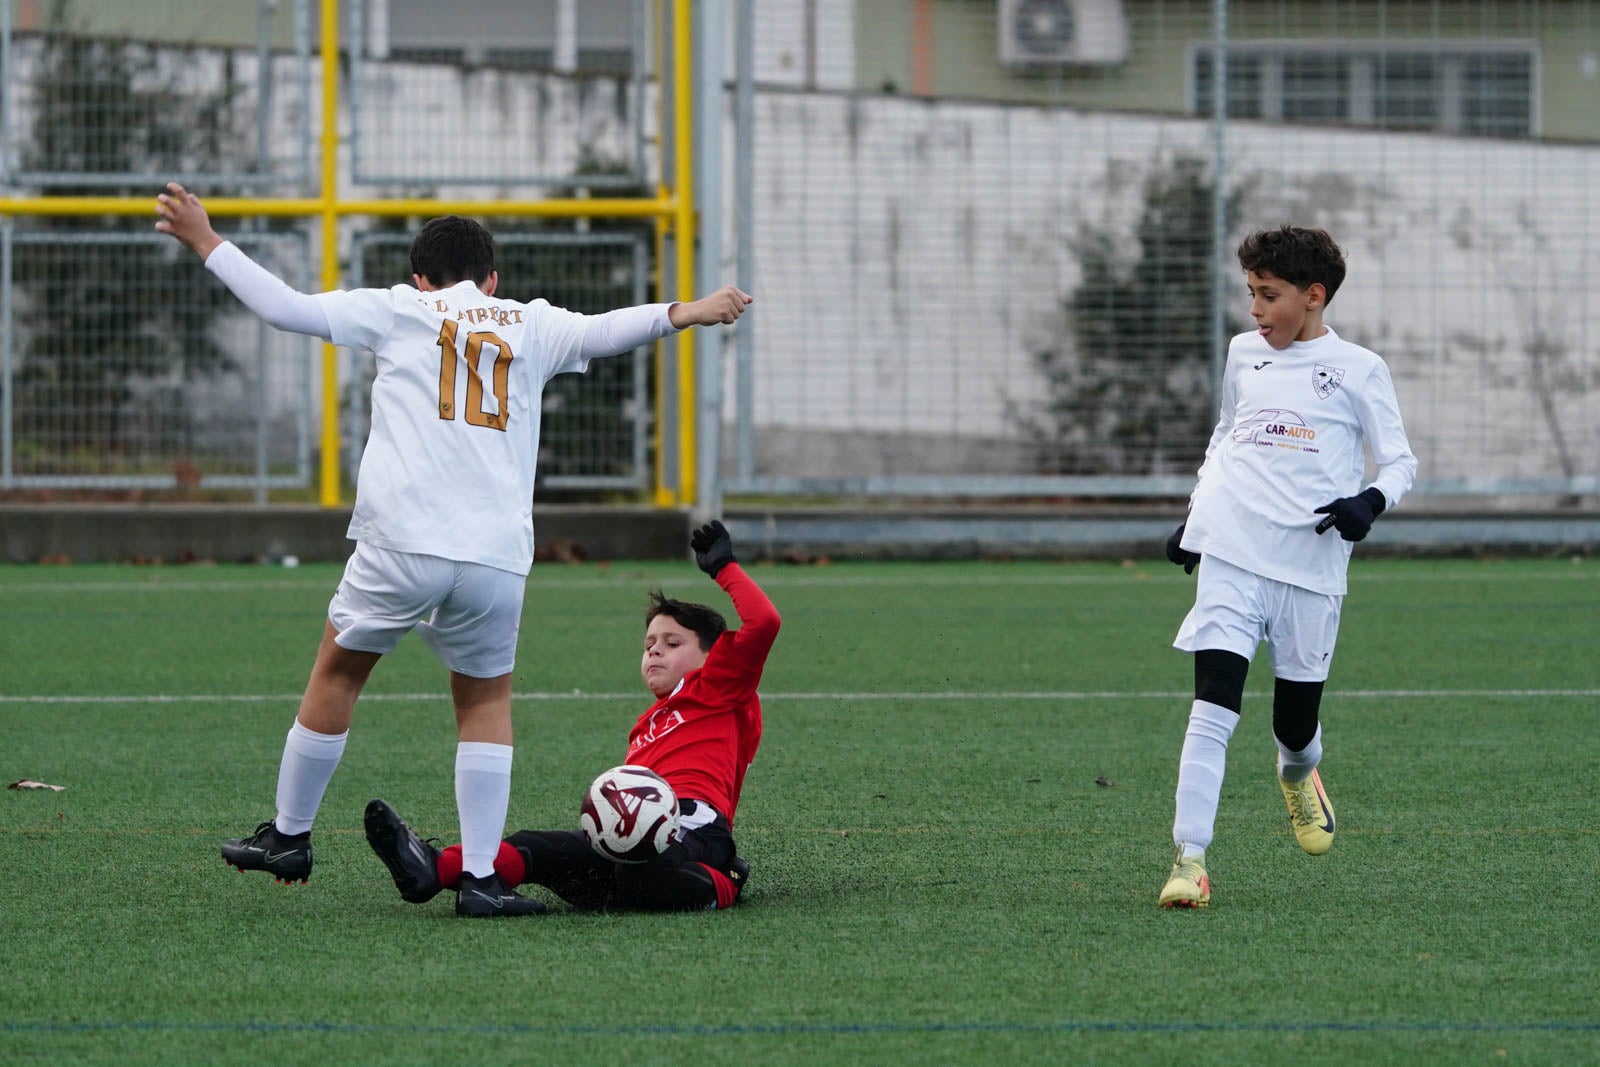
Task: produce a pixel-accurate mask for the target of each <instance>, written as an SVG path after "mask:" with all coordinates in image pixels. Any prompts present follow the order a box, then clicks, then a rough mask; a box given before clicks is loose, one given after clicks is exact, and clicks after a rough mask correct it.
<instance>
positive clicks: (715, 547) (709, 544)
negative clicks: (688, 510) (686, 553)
mask: <svg viewBox="0 0 1600 1067" xmlns="http://www.w3.org/2000/svg"><path fill="white" fill-rule="evenodd" d="M689 547H690V548H692V549H694V561H695V562H696V563H698V564H699V565H700V569H701V570H703V571H705V572H706V573H707V574H709V575H711V577H713V578H715V577H716V576H717V572H718V571H720V570H721V569H722V568H724V567H726V566H727V565H728V564H730V563H732V562H733V538H731V537H729V536H728V528H727V527H726V526H724V525H722V522H721V520H719V519H712V520H711V521H710V522H708V523H706V524H705V525H704V526H702V527H700V529H698V530H696V531H695V532H694V533H692V534H690V535H689Z"/></svg>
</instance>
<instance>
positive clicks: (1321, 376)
mask: <svg viewBox="0 0 1600 1067" xmlns="http://www.w3.org/2000/svg"><path fill="white" fill-rule="evenodd" d="M1342 381H1344V371H1343V370H1341V369H1340V368H1338V367H1328V366H1324V365H1323V364H1321V363H1318V364H1317V365H1316V366H1315V367H1313V368H1312V369H1311V388H1313V389H1315V390H1316V391H1317V397H1318V399H1321V400H1326V399H1328V398H1329V397H1330V396H1332V395H1333V392H1334V390H1335V389H1337V388H1339V383H1340V382H1342Z"/></svg>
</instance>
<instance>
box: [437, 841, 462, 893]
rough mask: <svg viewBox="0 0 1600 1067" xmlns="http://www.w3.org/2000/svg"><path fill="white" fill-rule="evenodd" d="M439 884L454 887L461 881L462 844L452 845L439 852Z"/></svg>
mask: <svg viewBox="0 0 1600 1067" xmlns="http://www.w3.org/2000/svg"><path fill="white" fill-rule="evenodd" d="M438 867H439V884H440V885H441V886H443V887H444V888H446V889H454V888H456V886H457V884H458V883H459V882H460V881H461V846H460V845H451V846H450V847H449V848H447V849H445V850H444V851H443V852H441V853H439V860H438Z"/></svg>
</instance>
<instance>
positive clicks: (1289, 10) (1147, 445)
mask: <svg viewBox="0 0 1600 1067" xmlns="http://www.w3.org/2000/svg"><path fill="white" fill-rule="evenodd" d="M757 6H758V8H759V7H760V6H761V5H757ZM1217 6H1218V5H1215V4H1213V3H1212V2H1210V0H1205V2H1200V0H1194V2H1187V3H1185V2H1166V3H1161V4H1149V3H1133V2H1119V0H1060V2H1059V3H1055V4H1052V3H1044V2H1026V3H1023V2H1017V3H1010V2H1002V3H999V4H980V3H955V2H947V3H934V4H931V5H911V4H904V5H881V6H879V5H866V4H857V5H830V4H818V5H815V6H814V7H810V8H809V9H808V10H809V12H810V13H809V14H808V15H807V16H806V17H807V19H808V21H807V22H806V24H805V26H804V28H803V29H802V30H798V31H796V30H794V29H793V27H791V29H790V32H789V34H788V36H787V37H786V38H785V40H784V42H778V43H774V42H773V41H771V40H765V41H764V40H763V37H762V35H763V32H764V31H763V29H762V25H761V22H760V21H759V20H758V21H757V24H756V30H755V35H756V42H755V44H754V47H753V48H750V49H748V50H747V52H746V53H745V62H746V63H748V64H752V65H753V67H754V69H753V73H752V74H751V77H752V80H753V81H754V83H755V88H754V92H753V103H752V106H751V108H750V118H749V120H748V121H746V122H742V123H741V124H740V126H739V128H738V130H737V136H736V141H737V143H738V145H739V148H738V150H739V151H740V152H742V153H745V154H747V157H748V164H749V169H750V173H751V190H750V201H751V206H750V209H749V210H748V212H746V213H744V214H743V215H742V216H741V217H740V218H738V219H737V220H736V224H737V225H740V226H745V227H748V228H749V229H750V230H751V236H750V245H751V262H752V264H753V267H752V275H751V284H753V285H755V286H756V288H757V292H758V297H759V298H760V303H759V304H758V306H757V309H756V313H755V314H754V315H753V327H754V339H753V341H752V342H751V343H750V345H749V348H748V350H747V351H746V352H745V353H744V354H743V355H742V357H741V361H740V370H741V373H742V374H744V375H745V379H744V381H742V382H740V383H739V388H738V389H736V390H732V391H730V393H729V396H730V409H729V411H730V422H731V425H730V426H729V428H728V429H729V441H730V448H729V449H728V452H727V453H726V457H727V463H726V470H727V473H728V482H727V486H726V487H727V489H728V490H729V491H730V492H739V491H748V492H836V491H853V492H863V493H868V494H877V493H885V494H895V493H917V494H928V495H943V494H953V493H959V494H987V495H998V494H1005V495H1013V494H1032V495H1037V494H1041V493H1042V494H1056V493H1081V494H1095V495H1148V494H1168V493H1174V492H1185V493H1186V492H1187V491H1188V489H1189V488H1190V487H1191V486H1192V484H1193V472H1194V470H1195V468H1196V467H1197V466H1198V464H1199V462H1200V459H1201V455H1202V453H1203V448H1204V444H1205V441H1206V438H1207V436H1208V435H1209V431H1210V429H1211V427H1212V425H1213V424H1214V422H1215V419H1216V406H1215V392H1214V390H1215V383H1216V372H1217V368H1218V366H1219V365H1220V364H1219V361H1218V355H1219V348H1220V342H1219V341H1215V340H1214V338H1220V337H1223V336H1226V335H1228V334H1231V333H1233V332H1237V331H1240V330H1243V329H1245V328H1246V327H1247V326H1249V321H1248V317H1247V312H1248V301H1247V298H1246V296H1245V295H1244V288H1243V281H1242V273H1241V272H1240V271H1239V269H1238V265H1237V261H1236V260H1235V258H1234V249H1235V248H1236V247H1237V245H1238V243H1239V241H1240V239H1241V238H1242V237H1243V236H1244V235H1245V234H1246V233H1248V232H1249V231H1251V230H1254V229H1258V228H1262V227H1267V226H1275V225H1278V224H1279V223H1282V222H1294V223H1297V224H1302V225H1316V226H1323V227H1326V228H1327V229H1329V231H1330V232H1331V233H1332V234H1333V235H1334V237H1335V238H1336V239H1337V240H1338V241H1339V242H1340V243H1341V244H1342V245H1343V247H1344V249H1345V252H1346V257H1347V261H1348V263H1349V275H1348V278H1347V280H1346V282H1345V285H1344V288H1343V289H1341V290H1340V291H1339V293H1338V294H1337V297H1336V299H1335V300H1334V302H1333V303H1332V305H1331V307H1330V308H1329V311H1328V316H1327V321H1328V323H1329V324H1330V325H1331V326H1333V327H1334V328H1335V329H1336V330H1337V331H1338V332H1339V333H1340V334H1341V335H1342V336H1344V337H1346V338H1348V339H1350V340H1353V341H1355V342H1357V343H1360V344H1363V345H1366V346H1367V347H1370V348H1372V349H1374V350H1376V351H1377V352H1379V353H1380V354H1381V355H1383V356H1384V357H1385V358H1386V360H1387V361H1388V363H1389V365H1390V367H1391V369H1392V371H1393V374H1394V377H1395V380H1396V385H1397V389H1398V392H1399V395H1400V401H1401V405H1402V410H1403V412H1404V414H1405V417H1406V421H1407V426H1408V430H1409V432H1410V435H1411V438H1412V442H1413V447H1414V448H1415V450H1416V451H1417V453H1418V455H1419V457H1420V459H1421V463H1422V471H1421V479H1420V482H1419V492H1427V491H1432V492H1434V493H1438V494H1453V493H1468V494H1475V495H1479V496H1483V495H1495V494H1511V495H1517V496H1519V497H1520V499H1521V500H1522V501H1523V502H1524V503H1526V502H1527V501H1528V499H1529V494H1541V495H1547V499H1549V500H1551V501H1558V502H1570V501H1571V500H1573V499H1574V494H1579V493H1588V494H1593V493H1596V492H1597V491H1600V356H1597V354H1596V350H1595V346H1594V343H1593V341H1592V338H1593V337H1594V336H1595V333H1596V329H1597V328H1600V321H1597V320H1600V304H1597V303H1596V301H1594V300H1593V299H1591V298H1590V297H1589V295H1588V294H1589V292H1590V290H1591V289H1593V288H1594V283H1593V280H1592V278H1591V273H1592V272H1593V270H1594V267H1593V261H1594V257H1593V255H1592V251H1591V250H1592V248H1593V247H1594V246H1595V242H1596V237H1597V234H1596V233H1595V222H1594V221H1593V220H1594V219H1595V218H1596V217H1597V215H1600V172H1597V168H1600V148H1597V147H1596V145H1597V143H1600V117H1597V116H1600V112H1596V111H1595V109H1594V108H1593V107H1592V106H1590V105H1591V103H1592V100H1593V97H1594V91H1595V89H1594V87H1595V84H1596V79H1597V77H1600V60H1597V59H1596V55H1597V54H1600V5H1597V4H1595V3H1592V2H1589V0H1561V2H1557V0H1533V2H1525V3H1512V2H1509V0H1504V2H1498V0H1489V2H1482V0H1472V2H1466V0H1461V2H1450V0H1438V2H1435V0H1427V2H1423V0H1378V2H1375V3H1371V4H1328V3H1314V2H1309V0H1308V2H1300V0H1258V2H1250V3H1242V2H1235V3H1232V4H1227V5H1223V6H1224V8H1225V10H1226V12H1227V16H1228V17H1227V21H1226V22H1225V24H1224V25H1222V26H1219V25H1218V24H1217V23H1215V22H1214V21H1213V17H1212V15H1213V11H1214V9H1215V8H1216V7H1217ZM1054 8H1060V9H1063V10H1064V11H1065V12H1066V17H1062V18H1056V17H1054V16H1052V15H1051V14H1050V10H1049V9H1054ZM841 9H844V10H841ZM1012 17H1015V18H1017V19H1024V20H1025V22H1016V21H1008V19H1011V18H1012ZM1108 20H1109V21H1108ZM1108 27H1109V28H1108ZM1219 31H1220V33H1221V35H1222V36H1223V38H1224V39H1225V40H1226V45H1227V52H1226V55H1227V58H1228V65H1227V85H1228V94H1227V96H1228V102H1229V109H1230V112H1231V114H1230V117H1229V118H1228V120H1227V121H1226V123H1225V124H1224V125H1222V126H1220V127H1219V126H1218V125H1217V124H1216V123H1215V122H1214V121H1213V116H1212V113H1211V109H1212V106H1213V96H1214V86H1215V82H1216V69H1217V64H1216V55H1217V51H1216V43H1217V38H1218V35H1219ZM1018 35H1020V36H1018ZM1091 38H1092V39H1091ZM790 42H792V44H791V43H790ZM785 48H787V49H788V50H787V51H785ZM1051 49H1055V50H1056V54H1055V56H1054V58H1045V59H1041V58H1040V56H1041V54H1044V55H1046V56H1048V55H1049V53H1050V52H1051ZM841 54H844V55H846V56H848V58H849V62H848V63H845V64H840V63H838V62H837V58H838V57H839V56H840V55H841ZM841 66H842V67H843V68H844V70H845V71H846V72H847V73H844V74H843V75H840V74H839V73H838V71H839V69H840V67H841ZM801 72H803V73H801ZM829 72H833V73H831V74H830V73H829ZM733 111H734V113H735V114H738V109H737V108H733ZM1219 174H1220V175H1221V184H1222V189H1223V192H1224V195H1223V196H1222V197H1216V196H1214V195H1213V189H1214V186H1215V184H1216V182H1217V178H1218V175H1219ZM1214 232H1220V234H1221V236H1222V240H1221V241H1220V242H1216V241H1214V240H1213V233H1214ZM1215 264H1220V269H1218V268H1217V267H1216V266H1214V265H1215ZM741 443H743V444H744V446H745V447H743V449H741V448H740V445H741Z"/></svg>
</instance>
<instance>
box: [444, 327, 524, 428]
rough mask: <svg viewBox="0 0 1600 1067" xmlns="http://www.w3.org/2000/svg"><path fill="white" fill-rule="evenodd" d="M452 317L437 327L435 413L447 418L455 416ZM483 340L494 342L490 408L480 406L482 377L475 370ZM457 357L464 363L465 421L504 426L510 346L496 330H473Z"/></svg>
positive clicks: (492, 426)
mask: <svg viewBox="0 0 1600 1067" xmlns="http://www.w3.org/2000/svg"><path fill="white" fill-rule="evenodd" d="M457 325H458V324H457V323H456V321H455V320H454V319H450V320H448V321H446V322H445V324H444V326H443V328H441V329H440V330H439V342H438V343H439V417H440V418H441V419H445V420H447V421H448V420H450V419H454V418H455V417H456V362H457V357H456V330H457ZM485 343H488V344H490V345H493V346H494V349H495V357H494V401H495V410H494V412H492V413H491V412H487V411H484V410H483V377H482V376H481V375H480V374H479V373H478V358H479V357H480V356H482V355H483V346H484V344H485ZM461 361H462V362H465V363H466V365H467V404H466V408H467V424H468V425H469V426H487V427H488V428H489V429H491V430H501V431H503V430H505V428H506V415H507V410H506V399H507V398H506V392H507V390H508V389H509V387H510V378H511V346H510V345H508V344H506V343H505V342H504V341H502V340H501V339H500V336H499V335H498V334H494V333H490V332H489V331H487V330H476V331H474V332H472V333H469V334H467V350H466V352H464V353H462V355H461Z"/></svg>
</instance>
